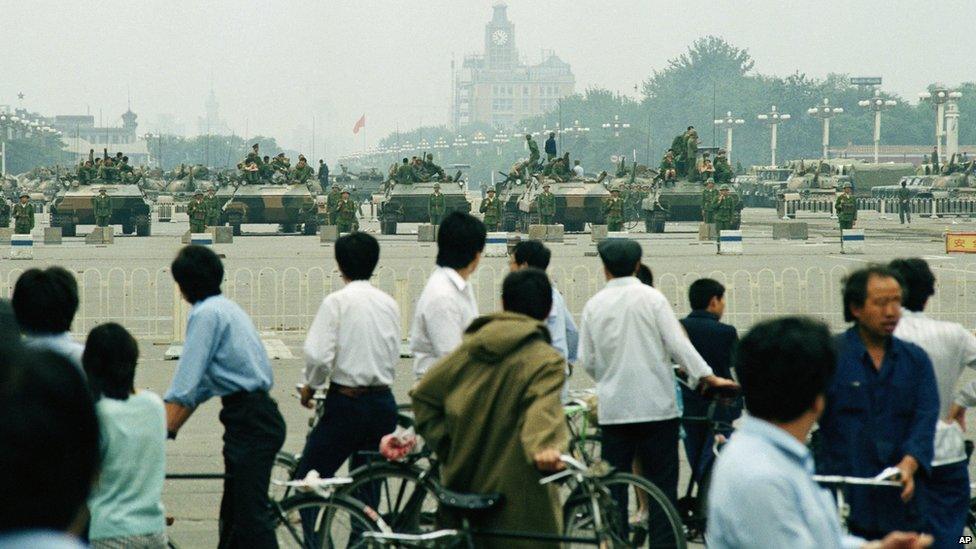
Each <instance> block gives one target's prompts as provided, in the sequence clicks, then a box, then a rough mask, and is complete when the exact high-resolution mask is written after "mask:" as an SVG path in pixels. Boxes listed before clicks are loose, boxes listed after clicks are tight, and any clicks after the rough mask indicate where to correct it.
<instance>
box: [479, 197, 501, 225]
mask: <svg viewBox="0 0 976 549" xmlns="http://www.w3.org/2000/svg"><path fill="white" fill-rule="evenodd" d="M478 211H479V212H481V213H483V214H485V217H484V222H485V227H487V228H488V230H489V231H497V230H498V223H499V222H500V221H501V220H502V203H501V201H499V200H498V199H496V198H495V192H494V191H489V193H488V196H486V197H485V199H484V200H482V201H481V208H479V210H478Z"/></svg>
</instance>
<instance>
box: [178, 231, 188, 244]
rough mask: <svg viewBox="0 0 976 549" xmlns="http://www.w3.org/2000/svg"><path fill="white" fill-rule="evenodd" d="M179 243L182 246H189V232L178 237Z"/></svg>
mask: <svg viewBox="0 0 976 549" xmlns="http://www.w3.org/2000/svg"><path fill="white" fill-rule="evenodd" d="M180 242H182V243H183V244H189V243H190V231H189V230H187V231H186V232H185V233H183V236H181V237H180Z"/></svg>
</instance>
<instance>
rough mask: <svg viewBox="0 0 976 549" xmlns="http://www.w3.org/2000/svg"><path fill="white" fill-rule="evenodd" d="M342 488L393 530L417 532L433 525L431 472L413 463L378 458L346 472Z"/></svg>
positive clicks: (433, 526)
mask: <svg viewBox="0 0 976 549" xmlns="http://www.w3.org/2000/svg"><path fill="white" fill-rule="evenodd" d="M349 476H351V477H352V479H353V481H352V483H351V484H348V485H346V486H344V487H343V488H342V493H343V494H347V495H350V496H352V497H354V498H356V499H358V500H360V501H363V502H364V503H366V504H368V505H369V506H370V507H372V508H373V509H375V510H376V512H377V513H379V515H380V516H381V517H382V518H383V521H384V522H385V523H386V524H387V525H389V527H390V529H391V530H393V531H394V532H398V533H405V534H419V533H423V532H429V531H432V530H434V529H435V527H436V526H435V523H436V515H437V499H436V498H435V497H434V495H433V490H434V482H435V480H433V479H432V478H431V474H430V473H429V472H427V471H426V470H425V469H423V468H421V467H418V466H417V465H415V464H410V465H408V464H398V463H388V462H380V463H374V464H369V465H364V466H362V467H360V468H358V469H356V470H355V471H352V472H351V473H349Z"/></svg>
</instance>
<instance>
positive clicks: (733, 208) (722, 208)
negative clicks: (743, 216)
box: [714, 185, 742, 231]
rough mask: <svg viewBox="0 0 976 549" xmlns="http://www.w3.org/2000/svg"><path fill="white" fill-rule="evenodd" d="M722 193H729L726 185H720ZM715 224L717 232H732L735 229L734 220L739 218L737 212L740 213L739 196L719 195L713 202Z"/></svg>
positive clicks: (740, 203)
mask: <svg viewBox="0 0 976 549" xmlns="http://www.w3.org/2000/svg"><path fill="white" fill-rule="evenodd" d="M721 190H722V191H729V190H730V189H729V186H728V185H722V188H721ZM714 211H715V224H716V225H717V227H716V228H717V229H718V230H719V231H732V230H735V229H736V228H737V226H736V225H737V224H736V218H737V217H739V215H740V214H739V212H741V211H742V201H741V200H739V196H738V195H736V194H731V193H729V194H725V195H723V194H722V193H719V196H718V198H717V199H716V200H715V206H714Z"/></svg>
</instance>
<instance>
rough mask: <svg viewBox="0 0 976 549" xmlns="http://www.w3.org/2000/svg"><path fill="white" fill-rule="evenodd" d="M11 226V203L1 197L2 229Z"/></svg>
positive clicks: (0, 217) (0, 216)
mask: <svg viewBox="0 0 976 549" xmlns="http://www.w3.org/2000/svg"><path fill="white" fill-rule="evenodd" d="M9 226H10V203H9V202H7V199H6V198H4V197H3V196H0V227H4V228H6V227H9Z"/></svg>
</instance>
